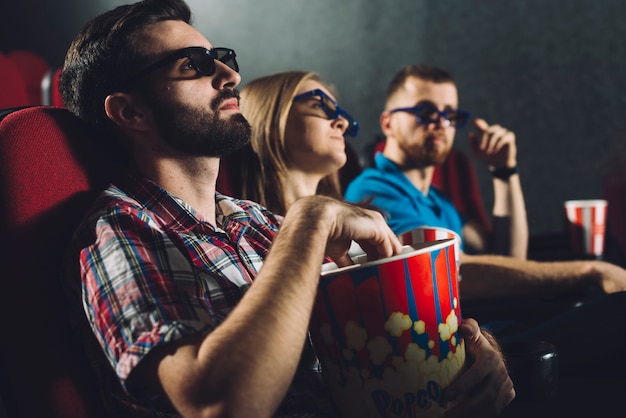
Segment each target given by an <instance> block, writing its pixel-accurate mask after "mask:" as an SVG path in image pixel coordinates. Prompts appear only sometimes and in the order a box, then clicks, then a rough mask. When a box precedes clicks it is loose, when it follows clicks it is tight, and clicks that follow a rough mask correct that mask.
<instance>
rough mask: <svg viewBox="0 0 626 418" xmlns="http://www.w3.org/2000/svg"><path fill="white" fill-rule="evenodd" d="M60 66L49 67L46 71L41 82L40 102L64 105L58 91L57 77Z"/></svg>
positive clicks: (58, 105) (59, 72) (59, 73)
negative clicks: (41, 95) (41, 98)
mask: <svg viewBox="0 0 626 418" xmlns="http://www.w3.org/2000/svg"><path fill="white" fill-rule="evenodd" d="M61 70H62V68H56V69H51V70H50V71H48V72H47V73H46V74H45V75H44V78H43V80H42V82H41V89H42V93H43V100H42V104H44V105H50V106H56V107H65V103H63V99H62V98H61V92H60V91H59V77H60V76H61Z"/></svg>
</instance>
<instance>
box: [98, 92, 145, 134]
mask: <svg viewBox="0 0 626 418" xmlns="http://www.w3.org/2000/svg"><path fill="white" fill-rule="evenodd" d="M104 111H105V112H106V114H107V116H108V117H109V119H111V120H112V121H113V122H115V123H116V124H117V125H118V126H119V127H120V128H125V129H131V130H134V131H137V130H138V131H142V130H145V129H147V127H148V118H146V116H147V115H146V111H147V109H146V107H145V105H144V104H143V102H142V101H141V100H139V99H138V98H137V97H136V96H133V95H132V94H128V93H120V92H116V93H112V94H109V95H108V96H107V98H106V99H104Z"/></svg>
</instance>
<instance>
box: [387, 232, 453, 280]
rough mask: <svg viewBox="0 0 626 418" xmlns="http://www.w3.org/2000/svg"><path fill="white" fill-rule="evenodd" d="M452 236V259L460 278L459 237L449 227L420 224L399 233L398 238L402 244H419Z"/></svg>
mask: <svg viewBox="0 0 626 418" xmlns="http://www.w3.org/2000/svg"><path fill="white" fill-rule="evenodd" d="M446 238H454V240H455V241H454V260H455V261H456V268H457V276H458V279H459V280H461V275H460V273H459V268H460V267H461V237H460V236H459V234H457V233H456V232H454V231H453V230H451V229H447V228H443V227H439V226H420V227H419V228H415V229H412V230H410V231H408V232H405V233H403V234H400V235H399V236H398V239H399V240H400V242H401V243H402V244H404V245H413V244H420V243H422V242H430V241H436V240H440V239H446Z"/></svg>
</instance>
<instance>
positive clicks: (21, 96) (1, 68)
mask: <svg viewBox="0 0 626 418" xmlns="http://www.w3.org/2000/svg"><path fill="white" fill-rule="evenodd" d="M28 105H30V101H29V99H28V91H27V90H26V83H25V82H24V79H23V78H22V74H20V70H19V69H18V67H17V65H15V63H14V62H13V60H11V59H10V58H9V57H8V56H7V55H5V54H3V53H0V109H3V108H8V107H16V106H28Z"/></svg>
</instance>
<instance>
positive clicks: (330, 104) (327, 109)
mask: <svg viewBox="0 0 626 418" xmlns="http://www.w3.org/2000/svg"><path fill="white" fill-rule="evenodd" d="M315 96H317V97H318V98H319V101H320V105H321V107H322V110H323V111H324V114H325V115H326V117H328V119H337V118H339V117H342V118H344V119H345V120H347V121H348V127H347V128H346V135H350V136H356V135H357V133H358V132H359V123H358V122H357V121H356V119H354V118H353V117H352V116H350V114H349V113H348V112H346V111H345V110H343V109H342V108H341V107H339V105H338V104H337V102H336V101H334V100H333V99H331V98H330V97H328V95H327V94H326V93H324V92H323V91H322V90H320V89H315V90H311V91H307V92H306V93H302V94H298V95H297V96H296V97H294V98H293V101H294V102H295V101H297V100H303V99H306V98H308V97H315Z"/></svg>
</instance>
